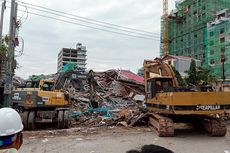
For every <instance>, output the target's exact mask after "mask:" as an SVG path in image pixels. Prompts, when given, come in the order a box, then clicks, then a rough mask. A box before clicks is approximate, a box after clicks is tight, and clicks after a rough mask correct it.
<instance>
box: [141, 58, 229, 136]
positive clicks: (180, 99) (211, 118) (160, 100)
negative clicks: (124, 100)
mask: <svg viewBox="0 0 230 153" xmlns="http://www.w3.org/2000/svg"><path fill="white" fill-rule="evenodd" d="M144 77H145V91H146V103H145V104H146V106H147V109H148V110H149V111H150V113H149V124H150V125H151V126H152V127H153V128H154V130H155V131H156V133H157V134H158V136H166V137H169V136H174V131H175V125H176V123H194V124H198V125H201V126H202V127H203V128H204V129H205V130H206V131H207V132H208V133H209V134H210V135H211V136H225V134H226V132H227V127H226V124H225V122H224V120H223V119H222V117H221V115H223V114H224V113H229V110H230V93H229V92H220V91H218V92H217V91H214V90H212V89H211V88H208V87H207V88H200V89H198V88H197V89H196V90H193V89H188V88H186V89H185V88H184V89H183V88H181V87H179V85H178V81H177V78H176V76H175V73H174V72H173V70H172V68H171V66H170V65H169V64H167V63H164V62H163V61H162V60H161V59H155V60H145V61H144Z"/></svg>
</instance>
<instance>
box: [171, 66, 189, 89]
mask: <svg viewBox="0 0 230 153" xmlns="http://www.w3.org/2000/svg"><path fill="white" fill-rule="evenodd" d="M172 69H173V72H174V73H175V75H176V78H177V81H178V82H179V86H186V82H185V80H184V79H183V78H182V77H181V75H180V73H179V72H178V71H177V70H176V68H175V67H174V66H172Z"/></svg>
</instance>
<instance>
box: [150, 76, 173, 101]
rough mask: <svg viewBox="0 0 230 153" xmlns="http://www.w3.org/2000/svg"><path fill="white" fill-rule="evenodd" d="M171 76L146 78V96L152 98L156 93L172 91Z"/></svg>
mask: <svg viewBox="0 0 230 153" xmlns="http://www.w3.org/2000/svg"><path fill="white" fill-rule="evenodd" d="M174 91H175V88H174V87H173V80H172V77H156V78H151V79H149V80H147V98H148V99H152V98H154V97H155V96H156V94H157V93H162V92H174Z"/></svg>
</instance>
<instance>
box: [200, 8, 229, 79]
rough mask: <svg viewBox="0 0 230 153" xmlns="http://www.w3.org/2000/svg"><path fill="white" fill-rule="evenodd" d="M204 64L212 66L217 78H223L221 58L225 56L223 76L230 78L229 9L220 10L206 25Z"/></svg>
mask: <svg viewBox="0 0 230 153" xmlns="http://www.w3.org/2000/svg"><path fill="white" fill-rule="evenodd" d="M206 38H207V39H206V46H207V47H206V50H205V55H206V60H205V66H210V67H212V70H213V73H214V74H215V75H216V77H217V78H218V79H223V78H224V77H223V68H222V66H223V65H222V62H221V58H223V56H224V58H225V63H224V67H225V70H224V71H225V78H228V79H230V10H224V11H222V14H219V15H217V17H216V20H215V21H213V22H210V23H209V24H208V25H207V33H206Z"/></svg>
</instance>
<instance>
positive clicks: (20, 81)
mask: <svg viewBox="0 0 230 153" xmlns="http://www.w3.org/2000/svg"><path fill="white" fill-rule="evenodd" d="M25 83H26V81H25V80H24V79H23V78H21V77H19V76H14V77H13V85H14V86H15V87H21V86H24V85H25Z"/></svg>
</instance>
